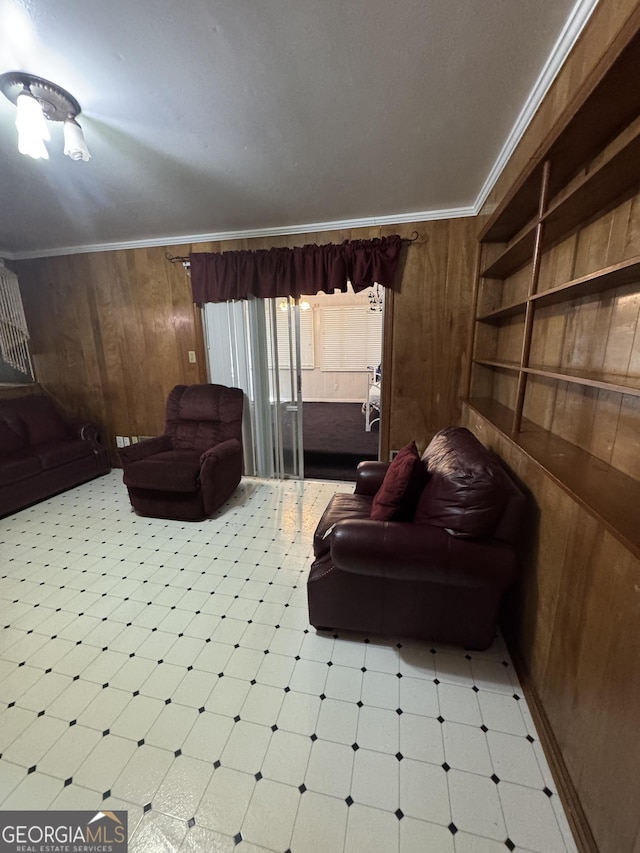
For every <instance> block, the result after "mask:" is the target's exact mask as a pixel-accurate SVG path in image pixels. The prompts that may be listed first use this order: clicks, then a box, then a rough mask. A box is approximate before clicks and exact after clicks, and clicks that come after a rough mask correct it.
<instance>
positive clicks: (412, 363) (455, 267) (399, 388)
mask: <svg viewBox="0 0 640 853" xmlns="http://www.w3.org/2000/svg"><path fill="white" fill-rule="evenodd" d="M415 227H416V229H417V230H418V232H419V234H420V237H419V239H418V241H417V243H415V244H414V245H412V246H410V247H409V249H408V250H407V254H406V262H405V265H404V270H403V279H402V284H403V286H402V290H401V291H400V293H397V294H394V296H393V318H394V322H393V328H392V330H391V331H392V334H393V340H392V342H391V344H390V352H391V370H390V371H389V369H388V368H387V367H386V366H385V376H384V379H383V394H389V395H390V399H391V411H390V414H389V417H388V428H389V439H388V446H389V448H390V449H392V450H394V449H395V450H397V449H399V448H401V447H402V446H403V445H405V444H407V442H409V441H411V440H412V439H415V440H416V442H417V444H418V446H419V447H420V449H421V450H423V449H424V447H425V446H426V445H427V444H428V442H429V440H430V439H431V437H432V435H433V434H434V433H435V432H437V430H439V429H442V428H444V427H447V426H451V425H453V424H458V423H460V416H461V401H462V398H463V397H464V395H465V393H466V378H465V377H466V366H467V362H468V359H469V356H470V351H469V350H470V341H471V339H470V330H471V327H472V322H473V321H472V315H473V286H472V284H471V283H472V281H473V267H474V262H475V253H476V243H475V232H476V227H477V224H476V221H475V219H473V218H467V219H449V220H441V221H436V222H424V223H421V224H418V225H416V226H415ZM385 382H386V383H387V385H386V386H385ZM389 383H390V387H389ZM382 426H383V436H384V431H385V424H384V422H383V425H382ZM383 458H384V457H383Z"/></svg>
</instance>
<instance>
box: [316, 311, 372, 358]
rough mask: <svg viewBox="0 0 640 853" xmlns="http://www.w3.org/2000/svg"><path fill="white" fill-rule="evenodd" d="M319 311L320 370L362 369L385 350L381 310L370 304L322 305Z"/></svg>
mask: <svg viewBox="0 0 640 853" xmlns="http://www.w3.org/2000/svg"><path fill="white" fill-rule="evenodd" d="M318 310H319V311H320V369H321V370H325V371H328V370H333V371H362V370H366V369H367V368H368V367H369V366H372V365H373V366H377V365H378V364H380V361H381V353H382V313H381V312H379V311H371V310H370V309H369V306H368V305H337V306H329V305H326V306H325V305H323V306H321V307H320V308H319V309H318Z"/></svg>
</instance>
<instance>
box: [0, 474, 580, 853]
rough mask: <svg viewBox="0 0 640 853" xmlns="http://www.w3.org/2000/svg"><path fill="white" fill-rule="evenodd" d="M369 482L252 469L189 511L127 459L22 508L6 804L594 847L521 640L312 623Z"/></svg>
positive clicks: (169, 834) (8, 657) (14, 558)
mask: <svg viewBox="0 0 640 853" xmlns="http://www.w3.org/2000/svg"><path fill="white" fill-rule="evenodd" d="M351 489H352V486H351V485H347V484H339V483H338V484H337V483H326V482H318V481H307V482H305V483H300V482H286V483H279V482H266V481H260V480H245V481H243V483H242V485H241V487H240V489H239V490H238V491H237V493H236V495H235V496H234V498H233V499H232V501H231V502H230V503H229V504H228V505H227V506H225V507H224V508H223V510H222V511H221V512H220V513H219V514H218V515H217V516H216V517H215V518H213V519H210V520H208V521H205V522H202V523H196V524H187V523H180V522H173V521H161V520H156V519H144V518H139V517H137V516H136V515H134V514H133V513H132V512H131V510H130V507H129V502H128V498H127V494H126V491H125V489H124V486H123V485H122V483H121V473H120V472H119V471H114V472H112V473H111V474H110V475H108V476H106V477H102V478H100V479H98V480H95V481H93V482H91V483H88V484H86V485H83V486H80V487H78V488H76V489H73V490H72V491H69V492H66V493H65V494H63V495H59V496H57V497H55V498H52V499H51V500H48V501H45V502H43V503H40V504H38V505H37V506H34V507H31V508H29V509H26V510H23V511H22V512H20V513H17V514H15V515H13V516H10V517H8V518H5V519H2V520H0V559H1V563H2V570H1V572H2V575H1V580H0V613H1V614H2V619H1V620H0V625H1V626H2V628H3V629H2V630H0V703H1V704H0V753H1V755H0V808H2V809H10V808H13V809H27V808H50V809H67V808H72V809H73V808H77V809H96V808H97V807H100V808H101V809H127V810H128V815H129V827H130V834H131V836H132V840H131V842H130V850H131V851H136V853H139V851H149V853H154V851H160V850H162V851H193V853H200V851H207V853H209V851H237V853H242V851H247V853H248V851H254V853H255V851H277V853H284V851H288V850H290V851H293V853H315V851H318V853H339V852H340V851H345V853H346V851H351V852H352V853H365V851H366V853H375V851H381V853H393V852H394V851H401V853H501V851H505V850H517V851H523V853H524V851H529V853H567V851H570V853H573V851H575V849H576V848H575V845H574V843H573V841H572V839H571V835H570V832H569V829H568V825H567V822H566V818H565V816H564V813H563V811H562V807H561V805H560V801H559V799H558V796H557V793H556V789H555V786H554V782H553V779H552V777H551V774H550V772H549V769H548V766H547V764H546V761H545V759H544V756H543V753H542V750H541V747H540V743H539V741H538V738H537V735H536V731H535V729H534V726H533V723H532V721H531V717H530V715H529V712H528V709H527V706H526V702H525V700H524V698H523V696H522V692H521V689H520V687H519V685H518V681H517V677H516V675H515V672H514V670H513V667H512V665H511V663H510V661H509V656H508V653H507V652H506V650H505V648H504V645H503V643H502V642H501V640H500V639H497V640H496V642H495V644H494V645H493V647H492V648H491V649H490V650H489V651H487V652H484V653H482V654H479V653H476V652H473V653H465V651H464V650H460V649H457V648H452V647H442V646H438V645H433V646H431V645H430V644H422V643H416V642H410V641H403V642H401V641H398V640H382V639H379V638H376V637H359V636H347V635H345V636H342V635H340V636H336V635H333V634H322V635H321V634H317V633H316V632H315V630H314V629H313V628H310V627H309V625H308V622H307V611H306V592H305V579H306V573H307V571H308V567H309V564H310V554H311V537H312V533H313V530H314V527H315V524H316V522H317V519H318V518H319V516H320V514H321V512H322V510H323V509H324V507H325V505H326V503H327V501H328V499H329V498H330V496H331V495H332V494H333V493H334V492H335V491H337V490H347V491H348V490H351Z"/></svg>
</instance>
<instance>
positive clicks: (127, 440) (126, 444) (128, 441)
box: [122, 435, 131, 447]
mask: <svg viewBox="0 0 640 853" xmlns="http://www.w3.org/2000/svg"><path fill="white" fill-rule="evenodd" d="M122 444H123V446H124V447H129V445H130V444H131V439H130V438H129V436H128V435H123V436H122Z"/></svg>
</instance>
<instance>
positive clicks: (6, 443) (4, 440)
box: [0, 418, 27, 454]
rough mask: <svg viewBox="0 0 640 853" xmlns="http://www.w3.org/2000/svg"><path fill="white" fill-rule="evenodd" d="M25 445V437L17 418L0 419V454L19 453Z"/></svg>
mask: <svg viewBox="0 0 640 853" xmlns="http://www.w3.org/2000/svg"><path fill="white" fill-rule="evenodd" d="M26 447H27V437H26V434H25V432H24V429H23V427H22V424H21V423H20V421H18V420H13V419H8V418H2V419H1V420H0V454H5V453H19V452H20V451H21V450H25V449H26Z"/></svg>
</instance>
